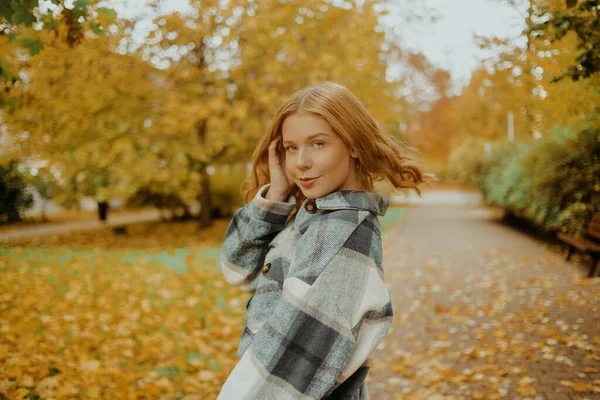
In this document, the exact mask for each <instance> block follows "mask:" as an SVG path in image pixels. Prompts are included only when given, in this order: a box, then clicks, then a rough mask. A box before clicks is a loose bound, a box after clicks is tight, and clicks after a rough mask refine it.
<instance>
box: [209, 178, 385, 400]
mask: <svg viewBox="0 0 600 400" xmlns="http://www.w3.org/2000/svg"><path fill="white" fill-rule="evenodd" d="M269 187H270V184H267V185H264V186H263V187H262V188H261V189H260V190H259V191H258V193H257V194H256V196H255V197H254V199H253V200H252V201H251V202H250V203H248V204H246V205H245V206H244V207H242V208H240V209H239V210H237V211H236V213H235V214H234V216H233V219H232V221H231V223H230V224H229V228H228V230H227V234H226V236H225V240H224V243H223V246H222V253H221V267H222V270H223V273H224V275H225V278H226V279H227V281H228V282H229V283H230V284H232V285H235V286H238V287H239V288H241V289H242V290H248V291H252V292H254V294H253V296H252V298H251V299H250V301H249V302H248V305H247V314H246V325H245V328H244V331H243V333H242V337H241V339H240V343H239V347H238V355H239V356H240V358H241V359H240V361H239V362H238V364H237V365H236V366H235V368H234V369H233V371H232V372H231V373H230V375H229V377H228V378H227V381H226V382H225V384H224V385H223V387H222V389H221V393H220V394H219V397H218V399H220V400H240V399H247V400H250V399H257V400H258V399H260V400H285V399H331V400H333V399H352V400H359V399H360V400H363V399H368V398H369V395H368V392H367V387H366V383H365V378H366V375H367V372H368V370H369V365H370V356H371V354H372V352H373V351H374V350H375V348H376V347H377V345H378V344H379V343H380V342H381V341H382V339H383V337H384V336H385V335H386V333H387V332H388V331H389V329H390V325H391V322H392V303H391V299H390V295H389V292H388V288H387V285H386V283H385V281H384V274H383V265H382V240H381V227H380V224H379V221H378V219H377V215H385V212H386V210H387V208H388V205H389V201H388V200H386V199H384V198H382V197H381V196H379V195H378V194H376V193H372V192H354V193H353V192H351V191H341V192H333V193H330V194H328V195H326V196H324V197H321V198H318V199H316V200H311V199H305V200H304V202H303V204H302V207H301V208H300V209H299V210H298V213H297V215H296V217H295V219H294V220H291V221H290V222H289V223H287V224H286V220H287V218H288V216H289V215H290V214H291V212H292V211H293V209H294V206H295V199H294V197H293V196H291V195H290V197H289V198H288V199H287V200H286V201H285V202H274V201H269V200H266V199H265V198H264V194H265V193H266V192H267V190H268V188H269Z"/></svg>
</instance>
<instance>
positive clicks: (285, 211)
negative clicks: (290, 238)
mask: <svg viewBox="0 0 600 400" xmlns="http://www.w3.org/2000/svg"><path fill="white" fill-rule="evenodd" d="M269 187H271V184H270V183H267V184H266V185H264V186H263V187H261V188H260V189H259V190H258V192H257V193H256V196H254V199H253V200H252V204H254V206H256V208H258V209H259V210H261V211H263V212H269V213H272V214H278V215H284V216H286V217H287V216H289V215H290V214H291V213H292V211H294V208H295V207H296V198H295V197H294V196H293V195H291V194H290V195H289V196H288V198H287V200H286V201H285V202H280V201H271V200H267V199H265V197H264V195H265V193H267V191H268V190H269Z"/></svg>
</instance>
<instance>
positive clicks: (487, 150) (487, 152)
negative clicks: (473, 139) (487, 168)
mask: <svg viewBox="0 0 600 400" xmlns="http://www.w3.org/2000/svg"><path fill="white" fill-rule="evenodd" d="M483 150H484V151H485V155H486V156H489V155H490V153H491V152H492V144H491V143H490V142H485V143H484V144H483Z"/></svg>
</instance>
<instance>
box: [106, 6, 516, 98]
mask: <svg viewBox="0 0 600 400" xmlns="http://www.w3.org/2000/svg"><path fill="white" fill-rule="evenodd" d="M392 1H396V2H397V4H398V6H399V8H400V9H405V10H406V9H409V8H410V9H411V10H412V9H414V10H416V12H417V13H418V14H423V13H426V12H428V11H427V10H431V11H432V12H433V13H434V14H436V15H437V17H438V18H437V20H436V21H435V22H430V21H426V22H422V21H421V22H419V21H414V22H405V21H404V18H401V17H398V18H396V19H394V17H392V18H389V19H388V20H387V22H386V23H389V24H392V25H393V26H394V29H395V30H396V31H397V32H398V34H399V37H400V38H401V44H402V45H403V46H405V47H406V48H409V49H410V50H412V51H417V52H422V53H424V54H425V55H426V56H427V58H428V59H429V60H430V61H431V62H432V63H433V64H435V65H437V66H438V67H441V68H445V69H447V70H449V71H450V73H451V74H452V76H453V81H454V87H455V88H460V87H461V86H463V85H466V84H467V83H468V81H469V77H470V75H471V73H472V72H473V70H474V69H476V68H477V67H478V66H479V63H480V60H482V59H483V58H485V57H489V56H490V55H491V54H490V53H489V52H486V51H484V50H481V49H479V48H478V47H477V45H476V43H475V39H474V36H473V35H474V34H477V35H480V36H486V37H494V36H496V37H500V38H515V37H517V36H518V35H519V33H520V32H521V30H522V29H523V26H524V19H523V17H522V15H520V14H519V11H518V10H516V9H515V8H513V7H511V6H509V5H507V4H506V3H507V2H506V0H419V1H414V0H392ZM107 2H108V3H109V4H110V5H111V6H112V7H113V8H114V9H115V10H116V11H117V12H118V13H119V15H120V16H122V17H125V18H131V17H136V16H139V15H140V14H142V13H143V12H144V11H143V9H144V7H143V6H142V5H143V4H144V0H107ZM417 8H418V10H417ZM185 10H189V4H188V1H187V0H162V2H161V11H162V12H163V13H168V12H172V11H183V12H185ZM148 26H149V23H144V21H141V22H140V23H139V29H136V30H137V33H136V34H137V35H142V34H143V33H142V32H143V31H144V29H147V27H148ZM141 40H143V39H141Z"/></svg>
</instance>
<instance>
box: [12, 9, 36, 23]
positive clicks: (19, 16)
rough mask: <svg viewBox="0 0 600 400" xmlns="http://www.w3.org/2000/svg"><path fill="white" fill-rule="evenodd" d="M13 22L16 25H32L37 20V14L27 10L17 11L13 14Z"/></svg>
mask: <svg viewBox="0 0 600 400" xmlns="http://www.w3.org/2000/svg"><path fill="white" fill-rule="evenodd" d="M11 22H12V23H13V24H15V25H21V24H23V25H25V26H28V27H29V26H31V25H32V24H33V23H34V22H35V16H34V15H33V14H32V13H29V12H26V11H17V12H15V13H14V14H13V15H12V19H11Z"/></svg>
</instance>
